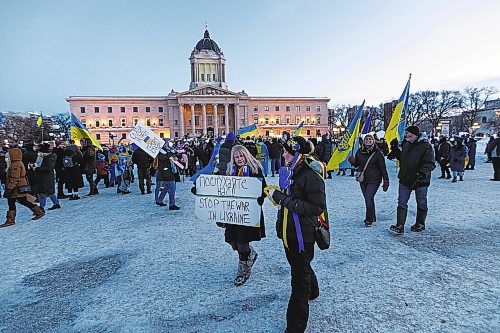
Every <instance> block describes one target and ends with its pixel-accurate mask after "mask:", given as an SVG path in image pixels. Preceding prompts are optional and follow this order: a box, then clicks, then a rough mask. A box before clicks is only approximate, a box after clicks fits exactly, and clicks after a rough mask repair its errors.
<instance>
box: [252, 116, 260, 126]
mask: <svg viewBox="0 0 500 333" xmlns="http://www.w3.org/2000/svg"><path fill="white" fill-rule="evenodd" d="M253 123H254V124H258V123H259V117H257V116H255V117H253Z"/></svg>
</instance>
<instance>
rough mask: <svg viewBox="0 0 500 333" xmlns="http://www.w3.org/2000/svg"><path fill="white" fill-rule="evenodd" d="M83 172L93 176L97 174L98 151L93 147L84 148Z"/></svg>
mask: <svg viewBox="0 0 500 333" xmlns="http://www.w3.org/2000/svg"><path fill="white" fill-rule="evenodd" d="M82 155H83V156H82V165H81V169H82V172H83V173H85V174H87V175H93V174H94V173H95V172H96V169H95V166H96V162H97V161H96V155H97V154H96V149H95V148H94V147H93V146H84V147H82Z"/></svg>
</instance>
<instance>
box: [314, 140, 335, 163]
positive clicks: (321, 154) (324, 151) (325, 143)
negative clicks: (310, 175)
mask: <svg viewBox="0 0 500 333" xmlns="http://www.w3.org/2000/svg"><path fill="white" fill-rule="evenodd" d="M332 152H333V151H332V142H331V141H330V140H329V139H327V138H326V137H324V138H323V139H322V140H321V142H320V143H318V146H317V147H316V156H318V158H319V159H320V160H321V161H322V162H325V163H328V162H329V161H330V158H331V157H332Z"/></svg>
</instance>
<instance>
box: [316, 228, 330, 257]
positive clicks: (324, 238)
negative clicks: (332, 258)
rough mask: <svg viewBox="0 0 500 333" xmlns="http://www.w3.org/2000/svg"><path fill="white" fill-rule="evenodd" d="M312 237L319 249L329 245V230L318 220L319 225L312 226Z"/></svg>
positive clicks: (324, 248)
mask: <svg viewBox="0 0 500 333" xmlns="http://www.w3.org/2000/svg"><path fill="white" fill-rule="evenodd" d="M318 222H319V221H318ZM314 239H315V240H316V244H318V247H319V249H320V250H326V249H328V248H329V247H330V230H328V229H326V228H325V227H324V226H323V224H322V223H321V222H319V226H317V227H315V228H314Z"/></svg>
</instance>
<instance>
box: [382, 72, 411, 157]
mask: <svg viewBox="0 0 500 333" xmlns="http://www.w3.org/2000/svg"><path fill="white" fill-rule="evenodd" d="M410 80H411V74H410V78H409V79H408V82H407V83H406V87H405V89H404V90H403V94H401V97H400V98H399V101H398V105H396V108H395V109H394V113H393V114H392V117H391V121H390V122H389V126H388V127H387V130H386V131H385V141H387V144H388V146H389V151H391V141H392V140H394V139H397V140H398V142H399V143H401V141H403V138H404V136H405V128H406V116H407V115H408V99H409V97H410Z"/></svg>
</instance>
